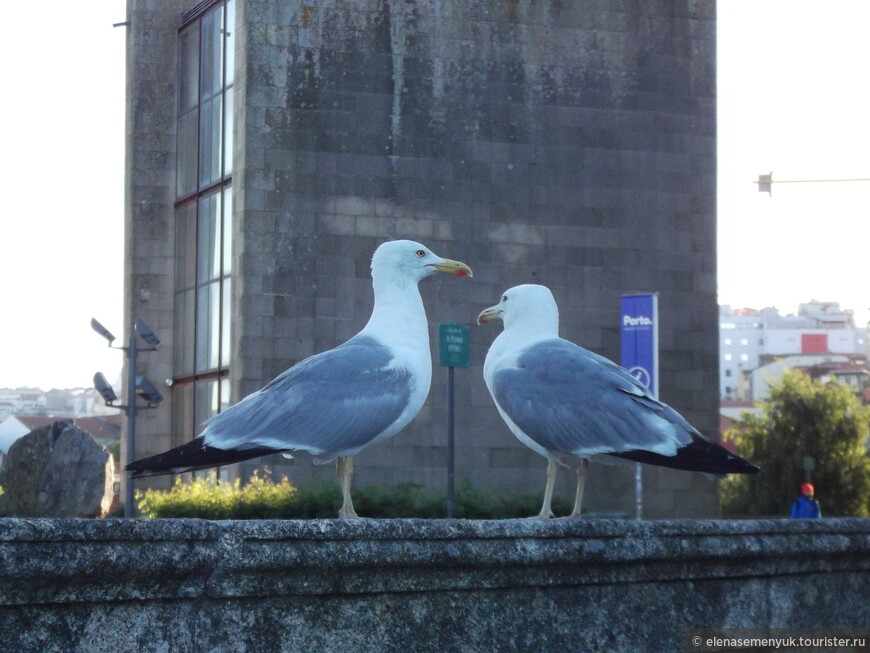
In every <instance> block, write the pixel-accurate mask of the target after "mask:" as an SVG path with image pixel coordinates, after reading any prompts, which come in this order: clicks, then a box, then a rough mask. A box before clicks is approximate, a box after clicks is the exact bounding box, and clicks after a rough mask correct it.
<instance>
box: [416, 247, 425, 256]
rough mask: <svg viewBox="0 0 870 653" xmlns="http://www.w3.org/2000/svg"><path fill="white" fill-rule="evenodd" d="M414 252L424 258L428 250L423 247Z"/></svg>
mask: <svg viewBox="0 0 870 653" xmlns="http://www.w3.org/2000/svg"><path fill="white" fill-rule="evenodd" d="M414 253H415V254H416V255H417V258H423V257H424V256H426V252H425V251H424V250H422V249H418V250H417V251H416V252H414Z"/></svg>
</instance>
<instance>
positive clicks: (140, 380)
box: [136, 376, 163, 408]
mask: <svg viewBox="0 0 870 653" xmlns="http://www.w3.org/2000/svg"><path fill="white" fill-rule="evenodd" d="M136 394H137V395H139V396H140V397H141V398H142V399H144V400H145V401H146V402H148V407H149V408H156V407H157V406H158V405H159V404H160V402H161V401H163V395H161V394H160V393H159V392H157V388H155V387H154V385H153V384H152V383H151V381H149V380H148V379H146V378H145V377H144V376H137V377H136Z"/></svg>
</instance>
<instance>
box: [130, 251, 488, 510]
mask: <svg viewBox="0 0 870 653" xmlns="http://www.w3.org/2000/svg"><path fill="white" fill-rule="evenodd" d="M371 269H372V286H373V288H374V296H375V301H374V309H373V311H372V315H371V318H369V321H368V324H366V326H365V328H363V330H362V331H360V332H359V333H358V334H357V335H355V336H354V337H353V338H351V339H350V340H348V341H347V342H345V343H344V344H342V345H339V346H338V347H336V348H335V349H331V350H329V351H325V352H322V353H319V354H315V355H314V356H311V357H310V358H307V359H305V360H303V361H301V362H300V363H298V364H296V365H294V366H293V367H291V368H290V369H288V370H287V371H285V372H284V373H282V374H281V375H279V376H278V377H277V378H275V380H273V381H272V382H271V383H269V384H268V385H267V386H266V387H264V388H263V389H262V390H259V391H257V392H254V393H253V394H250V395H248V396H247V397H245V398H244V399H242V400H241V401H240V402H239V403H237V404H235V405H233V406H231V407H230V408H228V409H226V410H225V411H223V412H222V413H219V414H217V415H215V416H214V417H212V418H211V419H209V420H208V421H207V422H206V425H205V429H204V430H203V432H202V434H201V435H200V436H199V437H197V438H196V439H195V440H193V441H192V442H188V443H187V444H183V445H181V446H179V447H176V448H174V449H171V450H169V451H167V452H165V453H162V454H158V455H156V456H151V457H150V458H143V459H141V460H138V461H136V462H133V463H131V464H129V465H128V466H127V470H128V471H131V472H132V473H133V476H134V477H140V476H152V475H158V474H172V473H179V472H184V471H190V470H196V469H206V468H209V467H216V466H218V465H226V464H229V463H235V462H239V461H242V460H248V459H250V458H255V457H258V456H264V455H268V454H272V453H289V452H293V451H306V452H308V453H310V454H312V455H314V456H317V457H320V458H327V459H331V458H338V462H337V465H336V471H337V473H338V476H339V478H340V480H341V490H342V497H343V503H342V506H341V510H340V511H339V517H342V518H353V517H356V516H357V514H356V511H355V510H354V507H353V501H352V499H351V495H350V485H351V478H352V475H353V462H352V457H353V456H354V455H356V454H357V453H359V452H360V451H362V450H363V449H365V448H366V447H367V446H369V445H370V444H373V443H375V442H378V441H380V440H385V439H386V438H389V437H392V436H394V435H395V434H396V433H398V432H399V431H400V430H401V429H402V428H404V427H405V425H407V424H408V422H410V421H411V420H412V419H414V417H415V416H416V415H417V413H418V412H419V410H420V408H421V407H422V406H423V402H424V401H425V400H426V396H427V395H428V394H429V385H430V383H431V381H432V359H431V356H430V353H429V329H428V324H427V322H426V312H425V310H424V308H423V300H422V298H421V297H420V290H419V288H418V286H417V284H418V283H419V282H420V281H421V280H422V279H425V278H426V277H428V276H429V275H431V274H434V273H435V272H446V273H448V274H454V275H456V276H459V277H470V276H471V268H469V267H468V266H467V265H466V264H465V263H461V262H459V261H453V260H450V259H446V258H441V257H440V256H436V255H435V254H434V253H433V252H432V251H431V250H429V249H428V248H427V247H425V246H423V245H421V244H420V243H416V242H413V241H409V240H396V241H390V242H386V243H383V244H382V245H381V246H380V247H378V248H377V250H376V251H375V253H374V256H373V257H372V265H371Z"/></svg>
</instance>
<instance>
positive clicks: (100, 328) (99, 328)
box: [91, 317, 115, 347]
mask: <svg viewBox="0 0 870 653" xmlns="http://www.w3.org/2000/svg"><path fill="white" fill-rule="evenodd" d="M91 328H92V329H93V330H94V331H96V332H97V333H99V334H100V335H101V336H103V337H104V338H105V339H106V340H108V341H109V346H110V347H111V346H112V341H114V340H115V336H113V335H112V332H111V331H109V330H108V329H107V328H106V327H104V326H103V325H102V324H100V323H99V322H97V319H96V318H94V317H92V318H91Z"/></svg>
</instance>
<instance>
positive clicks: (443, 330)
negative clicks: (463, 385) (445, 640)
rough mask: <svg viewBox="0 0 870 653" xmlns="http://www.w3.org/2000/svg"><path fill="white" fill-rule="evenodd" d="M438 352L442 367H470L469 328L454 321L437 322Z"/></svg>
mask: <svg viewBox="0 0 870 653" xmlns="http://www.w3.org/2000/svg"><path fill="white" fill-rule="evenodd" d="M438 353H439V358H440V360H441V365H443V366H444V367H471V329H469V328H468V327H467V326H465V325H464V324H458V323H456V322H451V323H450V324H439V325H438Z"/></svg>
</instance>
